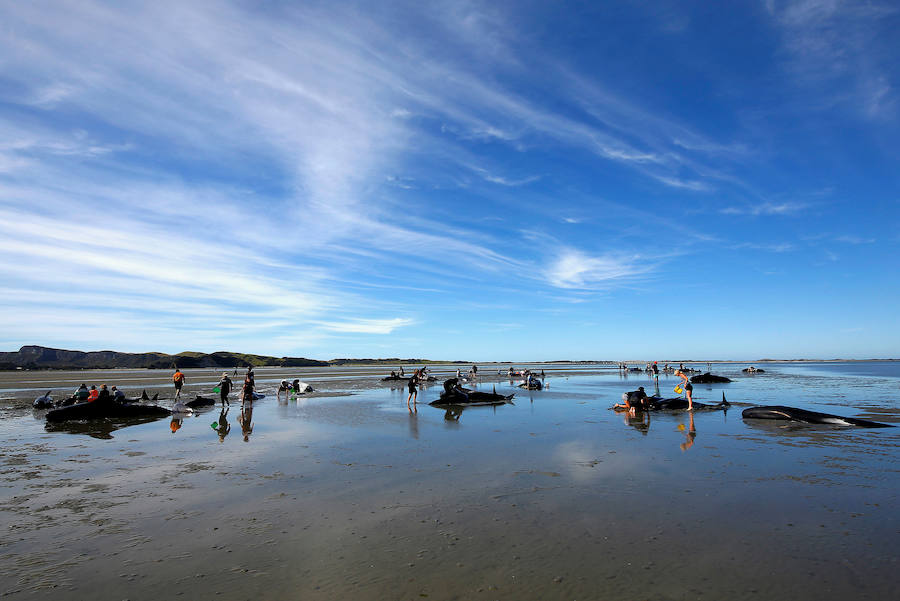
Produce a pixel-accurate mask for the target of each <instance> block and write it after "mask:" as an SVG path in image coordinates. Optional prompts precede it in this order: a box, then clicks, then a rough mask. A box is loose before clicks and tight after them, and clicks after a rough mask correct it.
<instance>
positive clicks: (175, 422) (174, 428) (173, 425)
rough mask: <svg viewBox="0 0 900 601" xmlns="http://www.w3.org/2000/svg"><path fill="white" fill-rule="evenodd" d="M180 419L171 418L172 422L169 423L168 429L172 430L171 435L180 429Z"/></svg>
mask: <svg viewBox="0 0 900 601" xmlns="http://www.w3.org/2000/svg"><path fill="white" fill-rule="evenodd" d="M181 421H182V420H181V419H180V418H177V417H173V418H172V421H171V422H170V423H169V429H171V430H172V434H175V433H176V432H178V429H179V428H181Z"/></svg>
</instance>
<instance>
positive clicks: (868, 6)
mask: <svg viewBox="0 0 900 601" xmlns="http://www.w3.org/2000/svg"><path fill="white" fill-rule="evenodd" d="M766 8H767V10H768V12H769V14H770V15H771V16H772V18H773V20H774V22H775V23H776V24H777V25H778V26H779V27H780V28H781V29H782V31H783V34H784V35H783V40H784V41H783V44H784V48H785V51H786V61H785V63H786V68H787V69H789V71H790V72H791V73H792V74H793V75H794V77H795V78H796V79H797V82H798V83H799V84H800V85H801V86H808V87H810V88H811V92H812V93H813V94H815V95H816V103H815V104H816V105H822V106H828V105H829V103H830V104H839V105H842V106H845V107H846V108H847V109H848V110H853V111H859V108H860V107H861V108H862V109H863V111H862V113H863V114H865V115H867V116H869V117H873V118H893V117H894V116H895V115H894V109H895V107H896V106H897V95H896V91H895V86H894V84H893V83H892V80H891V75H892V74H895V72H894V71H893V66H894V64H895V62H896V51H895V49H894V44H893V43H892V41H890V40H891V37H890V32H891V31H892V30H893V28H894V27H895V26H896V25H895V23H896V16H897V14H898V13H900V8H898V7H897V6H896V4H893V3H889V2H869V1H866V0H859V1H855V0H847V1H838V0H787V1H783V2H776V1H774V0H766ZM882 34H883V35H882ZM836 82H839V83H840V84H842V85H840V86H837V85H835V83H836ZM837 90H839V91H837ZM823 102H824V104H823Z"/></svg>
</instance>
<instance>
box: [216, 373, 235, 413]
mask: <svg viewBox="0 0 900 601" xmlns="http://www.w3.org/2000/svg"><path fill="white" fill-rule="evenodd" d="M233 387H234V384H232V382H231V378H229V377H228V372H227V371H226V372H224V373H223V374H222V379H221V380H219V400H220V401H222V404H223V405H226V404H228V395H229V394H231V389H232V388H233Z"/></svg>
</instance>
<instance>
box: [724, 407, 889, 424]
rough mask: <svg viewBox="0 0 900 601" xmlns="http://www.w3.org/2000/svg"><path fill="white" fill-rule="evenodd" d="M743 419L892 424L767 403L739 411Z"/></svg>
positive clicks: (808, 422)
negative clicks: (766, 404) (767, 404)
mask: <svg viewBox="0 0 900 601" xmlns="http://www.w3.org/2000/svg"><path fill="white" fill-rule="evenodd" d="M741 417H743V418H744V419H777V420H784V421H794V422H804V423H807V424H829V425H832V426H860V427H862V428H893V427H894V426H893V425H892V424H882V423H880V422H873V421H870V420H867V419H857V418H855V417H843V416H840V415H832V414H830V413H819V412H818V411H807V410H805V409H798V408H796V407H785V406H783V405H769V406H761V407H749V408H747V409H744V411H743V413H741Z"/></svg>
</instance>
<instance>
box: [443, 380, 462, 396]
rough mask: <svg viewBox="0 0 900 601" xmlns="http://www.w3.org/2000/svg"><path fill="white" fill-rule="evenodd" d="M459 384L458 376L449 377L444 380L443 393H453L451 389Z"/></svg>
mask: <svg viewBox="0 0 900 601" xmlns="http://www.w3.org/2000/svg"><path fill="white" fill-rule="evenodd" d="M458 385H459V379H458V378H450V379H448V380H444V394H448V395H449V394H453V389H454V388H456V387H457V386H458Z"/></svg>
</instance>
